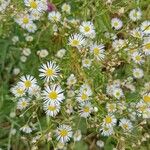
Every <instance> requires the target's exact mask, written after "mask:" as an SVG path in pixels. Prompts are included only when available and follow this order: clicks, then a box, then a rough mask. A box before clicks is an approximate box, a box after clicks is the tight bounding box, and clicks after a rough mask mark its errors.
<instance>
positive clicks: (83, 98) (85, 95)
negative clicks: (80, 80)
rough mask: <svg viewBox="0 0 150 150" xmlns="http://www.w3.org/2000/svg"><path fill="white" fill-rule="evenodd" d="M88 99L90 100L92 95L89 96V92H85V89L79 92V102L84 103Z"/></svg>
mask: <svg viewBox="0 0 150 150" xmlns="http://www.w3.org/2000/svg"><path fill="white" fill-rule="evenodd" d="M88 100H90V96H89V93H88V92H84V91H81V92H79V94H78V96H77V101H78V102H79V103H82V102H85V101H88Z"/></svg>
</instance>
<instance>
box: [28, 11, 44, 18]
mask: <svg viewBox="0 0 150 150" xmlns="http://www.w3.org/2000/svg"><path fill="white" fill-rule="evenodd" d="M41 16H42V13H41V12H39V11H32V12H31V13H30V17H31V19H32V20H39V19H40V17H41Z"/></svg>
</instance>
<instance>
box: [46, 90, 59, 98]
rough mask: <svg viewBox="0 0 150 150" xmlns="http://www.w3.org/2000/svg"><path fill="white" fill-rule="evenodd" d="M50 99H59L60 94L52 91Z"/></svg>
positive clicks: (49, 95)
mask: <svg viewBox="0 0 150 150" xmlns="http://www.w3.org/2000/svg"><path fill="white" fill-rule="evenodd" d="M48 97H49V98H50V99H52V100H56V99H57V97H58V94H57V93H56V91H52V92H50V93H49V94H48Z"/></svg>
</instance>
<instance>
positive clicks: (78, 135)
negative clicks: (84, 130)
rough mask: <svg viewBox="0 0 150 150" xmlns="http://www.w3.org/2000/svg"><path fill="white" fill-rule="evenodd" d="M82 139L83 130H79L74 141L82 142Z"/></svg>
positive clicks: (74, 136)
mask: <svg viewBox="0 0 150 150" xmlns="http://www.w3.org/2000/svg"><path fill="white" fill-rule="evenodd" d="M81 138H82V134H81V130H77V131H76V132H75V133H74V135H73V139H74V141H80V140H81Z"/></svg>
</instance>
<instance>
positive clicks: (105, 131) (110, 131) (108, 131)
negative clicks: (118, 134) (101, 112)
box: [100, 125, 114, 136]
mask: <svg viewBox="0 0 150 150" xmlns="http://www.w3.org/2000/svg"><path fill="white" fill-rule="evenodd" d="M100 132H101V134H102V135H103V136H110V135H112V134H113V133H114V130H113V127H111V126H110V127H108V126H106V125H102V128H101V129H100Z"/></svg>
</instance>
